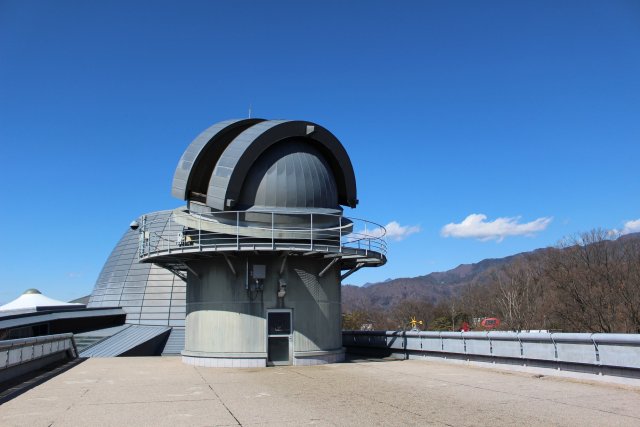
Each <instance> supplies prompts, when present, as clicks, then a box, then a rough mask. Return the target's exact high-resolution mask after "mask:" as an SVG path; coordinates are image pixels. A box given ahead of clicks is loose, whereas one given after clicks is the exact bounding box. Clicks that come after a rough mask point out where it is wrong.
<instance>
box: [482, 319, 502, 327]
mask: <svg viewBox="0 0 640 427" xmlns="http://www.w3.org/2000/svg"><path fill="white" fill-rule="evenodd" d="M480 325H482V327H483V328H485V329H493V328H497V327H498V326H500V319H498V318H497V317H487V318H486V319H482V322H480Z"/></svg>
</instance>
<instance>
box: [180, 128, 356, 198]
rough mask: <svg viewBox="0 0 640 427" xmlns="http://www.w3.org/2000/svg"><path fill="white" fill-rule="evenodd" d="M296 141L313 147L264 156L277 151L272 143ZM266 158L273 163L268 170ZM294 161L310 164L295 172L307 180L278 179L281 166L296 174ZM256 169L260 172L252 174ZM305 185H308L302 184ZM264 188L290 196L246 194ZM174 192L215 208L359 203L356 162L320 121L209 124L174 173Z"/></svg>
mask: <svg viewBox="0 0 640 427" xmlns="http://www.w3.org/2000/svg"><path fill="white" fill-rule="evenodd" d="M292 140H295V141H296V142H297V143H298V145H299V146H301V145H304V146H306V147H307V148H308V147H311V148H308V149H299V150H298V153H301V154H295V153H294V152H288V153H283V152H281V151H280V155H281V156H280V157H283V156H284V157H287V159H285V158H282V159H280V158H279V160H277V161H274V159H273V158H272V157H270V161H268V160H263V159H262V158H263V156H267V155H268V156H273V155H274V154H273V151H272V147H273V146H282V145H283V143H284V142H285V141H288V142H290V141H292ZM274 150H276V151H277V150H283V149H282V148H280V149H274ZM309 150H315V151H313V153H312V152H311V151H309ZM285 154H286V155H285ZM289 156H292V157H290V158H289ZM276 157H277V156H276ZM313 159H317V160H313ZM267 163H270V164H269V167H267V168H266V169H265V165H266V164H267ZM296 163H299V164H302V165H304V164H307V166H309V167H310V168H311V169H309V170H308V171H306V172H305V171H304V170H302V169H301V170H300V172H297V173H298V174H299V175H297V176H299V177H300V178H302V177H304V178H305V179H304V180H301V182H297V183H292V184H291V183H286V182H285V180H283V178H282V177H281V178H277V177H278V176H281V173H282V172H278V171H279V170H280V171H286V173H285V175H286V174H293V175H296V173H294V172H293V171H295V170H296V169H295V168H296V166H294V164H296ZM272 166H274V169H273V171H272V172H270V168H271V167H272ZM311 171H315V172H317V173H318V174H317V175H316V177H315V178H312V177H311V176H310V175H308V174H307V173H308V172H311ZM255 173H257V174H258V175H260V176H257V177H256V176H253V174H255ZM272 173H273V176H272ZM279 174H280V175H279ZM274 177H276V178H274ZM263 178H264V182H263ZM258 181H259V182H258ZM321 181H322V182H321ZM304 185H309V186H310V188H308V189H305V188H302V186H304ZM245 187H247V188H245ZM266 188H269V189H270V191H272V190H274V191H276V193H277V194H286V196H284V198H283V196H280V197H279V196H275V197H276V199H275V200H270V197H271V196H266V195H265V197H264V199H262V201H259V200H257V199H256V200H252V197H253V196H249V195H248V194H249V193H251V192H253V191H254V190H255V193H256V197H258V198H259V197H261V195H262V194H261V193H262V190H261V189H266ZM334 192H335V194H336V200H335V202H334V198H333V193H334ZM172 194H173V195H174V196H176V197H178V198H181V199H183V200H186V201H188V202H192V201H193V202H198V203H202V204H205V205H206V206H208V207H209V208H211V209H212V210H214V211H229V210H236V209H242V208H246V206H263V205H264V206H271V207H283V208H305V207H309V208H316V207H318V206H320V207H321V208H330V209H336V208H338V206H339V205H345V206H350V207H352V208H354V207H356V205H357V203H358V199H357V195H356V180H355V174H354V171H353V166H352V165H351V160H350V159H349V156H348V155H347V152H346V150H345V149H344V147H343V146H342V144H341V143H340V141H338V139H337V138H336V137H335V136H334V135H333V134H332V133H331V132H329V131H328V130H327V129H325V128H323V127H322V126H319V125H317V124H315V123H311V122H306V121H296V120H263V119H244V120H228V121H224V122H220V123H218V124H216V125H214V126H211V127H210V128H209V129H207V130H206V131H204V132H203V133H202V134H200V135H199V136H198V137H197V138H196V139H195V140H194V141H193V142H192V143H191V144H190V145H189V147H188V148H187V150H186V151H185V152H184V154H183V155H182V158H181V159H180V162H179V163H178V167H177V168H176V172H175V174H174V179H173V185H172ZM294 194H295V196H294ZM265 204H266V205H265Z"/></svg>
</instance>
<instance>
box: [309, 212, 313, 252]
mask: <svg viewBox="0 0 640 427" xmlns="http://www.w3.org/2000/svg"><path fill="white" fill-rule="evenodd" d="M310 237H311V241H310V243H309V245H310V249H309V250H310V251H312V250H313V214H311V236H310Z"/></svg>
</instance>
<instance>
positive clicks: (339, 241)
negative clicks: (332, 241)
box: [338, 215, 342, 252]
mask: <svg viewBox="0 0 640 427" xmlns="http://www.w3.org/2000/svg"><path fill="white" fill-rule="evenodd" d="M338 231H339V233H340V234H339V235H340V237H339V240H338V246H339V247H340V249H339V250H340V252H342V215H340V224H339V226H338Z"/></svg>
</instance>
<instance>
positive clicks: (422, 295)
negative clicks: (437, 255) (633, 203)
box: [342, 233, 640, 312]
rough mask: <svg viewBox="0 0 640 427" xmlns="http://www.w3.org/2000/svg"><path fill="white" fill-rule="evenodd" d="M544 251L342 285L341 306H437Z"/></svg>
mask: <svg viewBox="0 0 640 427" xmlns="http://www.w3.org/2000/svg"><path fill="white" fill-rule="evenodd" d="M633 238H640V233H632V234H627V235H625V236H622V237H621V238H620V239H621V240H624V239H633ZM544 250H545V249H536V250H534V251H531V252H522V253H518V254H515V255H511V256H508V257H505V258H496V259H485V260H482V261H480V262H478V263H475V264H460V265H459V266H457V267H456V268H454V269H452V270H448V271H443V272H434V273H429V274H427V275H425V276H417V277H403V278H399V279H387V280H385V281H383V282H377V283H366V284H365V285H363V286H361V287H358V286H353V285H343V286H342V307H343V311H345V312H348V311H352V310H354V309H358V308H362V307H380V308H384V309H386V308H390V307H393V306H394V305H396V304H397V303H399V302H401V301H403V300H407V299H408V300H414V301H428V302H430V303H432V304H434V305H437V304H438V303H439V302H440V301H442V300H444V299H446V298H448V297H449V296H451V295H456V294H459V293H460V291H461V290H462V288H464V287H465V286H468V285H470V284H473V285H474V286H475V285H477V286H482V285H483V284H486V283H488V281H489V280H490V272H491V270H493V269H494V268H496V267H501V266H503V265H506V264H508V263H511V262H513V261H514V260H515V259H517V258H518V257H522V256H526V255H528V254H533V253H536V252H540V251H544Z"/></svg>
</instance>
